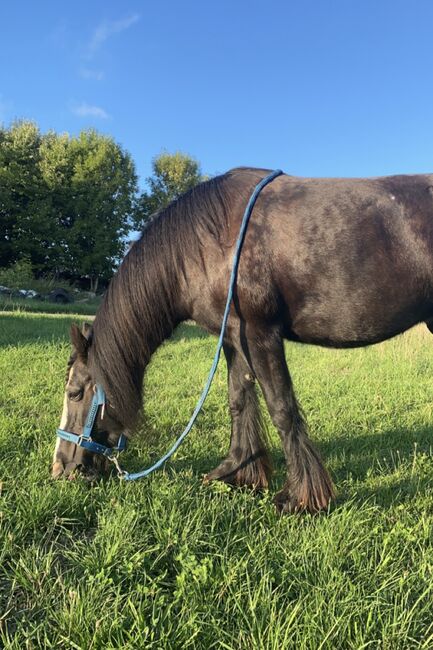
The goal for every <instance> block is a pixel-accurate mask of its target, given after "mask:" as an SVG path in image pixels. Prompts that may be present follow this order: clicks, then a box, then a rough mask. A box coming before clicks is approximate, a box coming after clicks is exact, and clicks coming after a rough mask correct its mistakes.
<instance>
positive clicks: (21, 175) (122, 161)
mask: <svg viewBox="0 0 433 650" xmlns="http://www.w3.org/2000/svg"><path fill="white" fill-rule="evenodd" d="M136 191H137V177H136V173H135V168H134V164H133V162H132V160H131V157H130V156H129V154H128V153H127V152H125V151H124V150H123V149H122V148H121V147H120V146H119V145H118V144H117V143H116V142H114V140H113V139H112V138H110V137H108V136H103V135H101V134H98V133H97V132H96V131H84V132H82V133H81V134H80V135H79V136H78V137H70V136H69V135H68V134H63V135H58V134H56V133H54V132H49V133H47V134H45V135H41V133H40V132H39V129H38V127H37V126H36V125H35V124H34V123H32V122H17V123H15V124H13V125H12V126H11V127H10V128H9V129H1V128H0V267H10V266H11V265H12V264H14V263H15V262H16V261H17V260H20V259H22V258H26V259H27V258H28V259H29V260H30V261H31V264H32V266H33V268H34V270H35V271H36V272H37V273H41V272H46V271H50V272H54V273H55V274H66V275H68V276H69V277H72V278H79V277H82V276H87V277H88V278H89V279H90V285H91V289H92V290H96V288H97V284H98V280H99V278H101V277H102V278H106V279H108V278H109V277H111V275H112V273H113V270H114V268H115V266H116V265H117V264H118V262H119V259H120V258H121V257H122V255H123V252H124V241H125V235H126V233H127V232H128V230H129V229H130V228H131V226H132V219H131V216H132V210H133V201H134V198H135V195H136Z"/></svg>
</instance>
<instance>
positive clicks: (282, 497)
mask: <svg viewBox="0 0 433 650" xmlns="http://www.w3.org/2000/svg"><path fill="white" fill-rule="evenodd" d="M245 345H246V347H247V349H246V350H245V352H246V354H247V355H248V358H249V359H250V361H251V365H252V368H253V370H254V373H255V375H256V376H257V379H258V381H259V383H260V386H261V388H262V391H263V394H264V397H265V401H266V404H267V407H268V409H269V413H270V416H271V419H272V421H273V423H274V425H275V427H276V429H277V430H278V433H279V435H280V438H281V441H282V443H283V448H284V454H285V457H286V463H287V480H286V483H285V484H284V487H283V489H282V490H281V491H280V492H279V493H278V494H277V495H276V497H275V504H276V506H277V509H278V510H279V511H280V512H300V511H308V512H318V511H320V510H324V509H327V507H328V505H329V502H330V500H331V499H332V497H333V496H334V490H333V485H332V481H331V478H330V476H329V474H328V472H327V470H326V469H325V467H324V466H323V464H322V461H321V459H320V457H319V454H318V452H317V451H316V449H315V448H314V445H313V443H312V442H311V440H310V439H309V437H308V435H307V427H306V424H305V420H304V418H303V416H302V413H301V411H300V408H299V406H298V403H297V400H296V396H295V393H294V390H293V384H292V381H291V378H290V374H289V370H288V368H287V364H286V359H285V356H284V346H283V340H282V338H281V336H280V335H279V333H277V332H271V333H269V331H267V332H266V331H263V332H261V333H260V336H257V333H255V335H254V336H252V337H248V338H247V339H246V343H245Z"/></svg>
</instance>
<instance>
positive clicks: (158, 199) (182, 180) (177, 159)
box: [134, 151, 205, 230]
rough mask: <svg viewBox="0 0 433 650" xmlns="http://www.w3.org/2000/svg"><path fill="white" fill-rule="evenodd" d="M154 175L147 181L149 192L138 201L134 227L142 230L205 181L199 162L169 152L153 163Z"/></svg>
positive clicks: (186, 156) (178, 153)
mask: <svg viewBox="0 0 433 650" xmlns="http://www.w3.org/2000/svg"><path fill="white" fill-rule="evenodd" d="M152 172H153V175H152V176H149V177H148V178H147V179H146V183H147V185H148V188H149V189H148V191H144V192H143V193H142V194H141V195H140V197H139V198H138V199H137V201H136V204H135V209H134V225H135V227H136V228H137V229H138V230H139V229H141V228H142V227H143V226H144V224H145V223H146V222H147V221H149V219H151V217H152V216H153V215H154V214H155V213H156V212H158V210H162V209H163V208H165V207H166V206H167V205H168V204H169V203H171V202H172V201H174V200H175V199H177V198H178V197H179V196H180V195H181V194H183V193H184V192H186V191H187V190H189V189H191V188H193V187H194V186H195V185H197V184H198V183H201V182H202V181H203V180H205V177H204V176H203V175H202V173H201V169H200V165H199V163H198V162H197V161H196V160H194V158H191V157H190V156H188V155H187V154H184V153H181V152H179V151H178V152H176V153H174V154H170V153H167V152H164V153H161V154H159V156H156V157H155V158H154V159H153V160H152Z"/></svg>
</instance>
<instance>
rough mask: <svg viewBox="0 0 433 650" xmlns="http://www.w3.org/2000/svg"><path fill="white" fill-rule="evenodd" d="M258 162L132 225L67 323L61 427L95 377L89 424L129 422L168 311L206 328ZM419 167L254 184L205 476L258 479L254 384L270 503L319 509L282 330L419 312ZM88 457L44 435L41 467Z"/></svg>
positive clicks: (427, 181) (430, 219) (431, 222)
mask: <svg viewBox="0 0 433 650" xmlns="http://www.w3.org/2000/svg"><path fill="white" fill-rule="evenodd" d="M268 173H269V172H268V170H262V169H250V168H239V169H234V170H232V171H230V172H228V173H226V174H224V175H222V176H218V177H216V178H213V179H211V180H209V181H206V182H205V183H202V184H200V185H199V186H197V187H196V188H194V189H192V190H190V191H189V192H187V193H186V194H184V195H183V196H182V197H180V198H179V199H178V200H177V201H175V202H174V203H172V204H171V205H170V206H169V207H168V208H166V209H164V210H162V211H161V212H159V213H158V214H157V215H155V217H154V219H153V220H152V221H151V222H150V223H149V224H148V225H147V227H146V228H145V229H144V231H143V233H142V235H141V238H140V239H139V241H137V242H136V243H135V244H134V246H133V247H132V248H131V250H130V251H129V253H128V254H127V256H126V257H125V259H124V260H123V262H122V264H121V266H120V267H119V270H118V272H117V273H116V275H115V276H114V278H113V280H112V281H111V284H110V286H109V289H108V291H107V293H106V295H105V297H104V300H103V303H102V305H101V307H100V309H99V311H98V313H97V315H96V318H95V321H94V324H93V327H92V328H89V327H86V328H85V329H84V331H80V330H79V329H78V328H77V327H76V326H73V328H72V330H71V338H72V344H73V353H72V356H71V358H70V360H69V364H68V373H67V381H66V390H65V398H64V408H63V415H62V422H61V428H63V429H67V430H68V431H73V432H74V433H75V434H77V435H78V436H79V435H81V434H82V432H83V430H84V427H85V423H86V418H87V414H88V411H89V408H90V405H91V404H92V399H93V395H94V390H95V386H102V387H103V390H104V391H105V395H106V403H105V405H104V409H100V411H99V413H98V415H97V417H96V419H95V423H94V425H93V432H92V438H94V439H95V440H96V441H97V442H99V443H100V444H102V445H105V446H108V447H114V446H116V444H117V441H118V439H119V436H120V434H121V433H122V432H123V433H126V435H127V436H130V435H132V434H133V431H134V429H135V428H136V426H137V422H138V418H139V414H140V412H141V408H142V385H143V376H144V371H145V369H146V366H147V364H148V363H149V360H150V358H151V356H152V354H153V352H154V351H155V350H156V349H157V348H158V346H159V345H160V344H161V343H162V342H163V341H164V340H165V339H166V338H167V337H169V336H170V334H171V333H172V332H173V330H174V328H175V327H176V326H177V325H178V324H179V323H180V322H182V321H184V320H187V319H193V320H195V321H196V322H197V324H198V325H200V326H201V327H203V328H204V329H206V330H207V331H209V332H212V333H218V332H219V328H220V325H221V319H222V314H223V310H224V304H225V298H226V294H227V287H228V282H229V276H230V269H231V263H232V258H233V249H234V246H235V243H236V239H237V234H238V231H239V226H240V222H241V219H242V215H243V212H244V208H245V205H246V203H247V201H248V199H249V196H250V195H251V192H252V191H253V189H254V187H255V186H256V185H257V183H258V182H260V180H261V179H263V178H264V177H265V176H266V175H267V174H268ZM432 188H433V175H427V174H426V175H421V174H420V175H412V176H390V177H382V178H369V179H317V178H296V177H292V176H287V175H282V176H280V177H278V178H276V179H275V180H273V182H272V183H271V184H270V185H268V186H267V187H266V188H264V189H263V190H262V192H261V194H260V196H259V197H258V199H257V203H256V205H255V207H254V211H253V213H252V216H251V219H250V223H249V226H248V230H247V233H246V237H245V241H244V245H243V249H242V255H241V259H240V265H239V271H238V277H237V283H236V287H235V291H234V296H233V302H232V307H231V310H230V315H229V319H228V324H227V329H226V333H225V337H224V353H225V357H226V361H227V367H228V384H229V386H228V388H229V408H230V413H231V420H232V426H231V439H230V448H229V451H228V454H227V457H226V458H225V459H224V460H223V461H222V462H221V464H220V465H219V466H218V467H216V468H215V469H213V470H212V471H211V472H210V473H209V474H208V475H207V480H214V479H218V480H222V481H225V482H227V483H230V484H233V485H248V486H252V487H255V488H265V487H267V486H268V481H269V477H270V472H271V465H270V462H269V456H268V452H267V449H266V444H265V436H264V433H263V428H262V425H261V418H260V411H259V405H258V399H257V393H256V387H255V384H256V380H257V383H258V384H259V386H260V388H261V390H262V392H263V395H264V398H265V401H266V405H267V408H268V410H269V413H270V416H271V419H272V421H273V423H274V425H275V427H276V428H277V430H278V432H279V435H280V437H281V441H282V444H283V449H284V453H285V457H286V461H287V479H286V482H285V484H284V486H283V489H282V490H281V491H280V492H279V493H278V494H277V496H276V499H275V501H276V505H277V507H278V509H279V510H280V511H282V512H294V511H303V510H306V511H310V512H317V511H320V510H323V509H326V508H328V505H329V502H330V500H331V498H332V496H333V486H332V482H331V479H330V477H329V474H328V472H327V470H326V469H325V467H324V465H323V463H322V461H321V459H320V457H319V455H318V453H317V451H316V449H315V447H314V445H313V443H312V442H311V440H310V438H309V437H308V434H307V428H306V424H305V421H304V418H303V416H302V413H301V411H300V408H299V406H298V403H297V400H296V397H295V393H294V390H293V385H292V381H291V378H290V374H289V370H288V368H287V364H286V360H285V357H284V347H283V341H284V339H288V340H291V341H298V342H304V343H311V344H316V345H323V346H328V347H335V348H348V347H356V346H365V345H370V344H372V343H377V342H379V341H383V340H385V339H388V338H390V337H392V336H394V335H396V334H399V333H401V332H403V331H405V330H406V329H408V328H410V327H412V326H413V325H415V324H416V323H419V322H422V321H426V322H427V324H428V325H429V327H432V325H431V322H433V191H432ZM104 463H105V460H104V456H100V455H96V454H94V453H92V452H91V451H89V450H88V449H83V448H81V447H77V446H76V445H75V444H74V443H73V442H68V441H65V440H58V442H57V446H56V450H55V453H54V460H53V476H55V477H60V476H68V475H70V473H71V472H72V471H73V470H75V469H77V468H78V469H81V470H83V471H87V472H89V471H95V470H98V469H101V468H102V467H103V466H104Z"/></svg>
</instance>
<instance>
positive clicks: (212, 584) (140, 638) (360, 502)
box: [0, 312, 433, 650]
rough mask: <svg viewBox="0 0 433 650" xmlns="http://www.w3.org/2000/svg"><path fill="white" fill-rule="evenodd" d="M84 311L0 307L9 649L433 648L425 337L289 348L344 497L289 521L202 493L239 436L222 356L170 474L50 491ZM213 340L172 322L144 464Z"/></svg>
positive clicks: (186, 410)
mask: <svg viewBox="0 0 433 650" xmlns="http://www.w3.org/2000/svg"><path fill="white" fill-rule="evenodd" d="M82 319H83V316H75V317H74V315H73V314H63V315H59V314H44V313H40V314H35V313H25V312H22V313H17V312H8V313H6V312H2V313H0V481H1V482H0V645H1V644H2V645H3V646H4V647H5V648H8V649H9V648H10V649H14V650H21V649H22V648H35V649H36V648H37V649H39V648H74V649H80V650H90V649H99V648H128V649H131V650H132V649H137V648H155V649H157V648H158V649H159V648H170V649H173V650H176V649H178V648H199V649H201V648H203V649H210V648H224V649H226V650H239V649H240V650H243V649H245V650H249V649H263V650H267V649H272V650H281V649H283V648H296V650H301V649H305V650H311V649H313V650H318V649H321V648H329V649H331V648H332V649H333V650H335V649H336V648H342V649H347V648H353V649H357V650H360V649H361V648H374V649H377V648H381V649H384V650H385V649H389V650H397V649H400V648H401V649H404V650H407V649H409V648H425V649H427V648H432V647H433V532H432V524H433V452H432V447H433V408H432V405H433V337H432V335H431V334H430V333H429V332H428V331H427V329H426V328H425V327H424V326H420V327H418V328H416V329H414V330H412V331H410V332H408V333H406V334H404V335H402V336H400V337H398V338H396V339H393V340H391V341H388V342H386V343H383V344H380V345H377V346H374V347H370V348H365V349H359V350H344V351H343V350H339V351H331V350H324V349H321V348H318V347H310V346H303V345H297V344H290V345H287V347H286V355H287V359H288V364H289V368H290V370H291V373H292V376H293V378H294V382H295V387H296V390H297V395H298V398H299V400H300V403H301V404H302V406H303V408H304V410H305V412H306V415H307V420H308V422H309V425H310V431H311V435H312V438H313V439H314V440H315V441H316V442H317V444H318V447H319V450H320V452H321V454H322V456H323V458H324V460H325V462H326V464H327V466H328V468H329V469H330V471H331V474H332V476H333V479H334V481H335V484H336V488H337V493H338V496H337V500H336V502H335V503H334V504H333V506H332V508H331V511H330V513H329V514H327V515H320V516H310V515H302V516H285V517H279V516H278V515H277V514H276V511H275V508H274V506H273V504H272V496H273V494H274V493H275V491H276V490H277V487H278V488H279V487H280V485H281V484H282V482H283V478H284V461H283V454H282V451H281V447H280V444H279V440H278V437H277V434H276V433H275V431H274V430H273V429H272V427H271V426H270V423H269V418H268V416H267V413H266V419H267V422H268V426H269V430H270V438H271V444H272V456H273V461H274V466H275V472H274V480H273V484H272V490H271V491H270V492H269V493H264V494H262V495H254V494H253V493H251V492H250V491H248V490H233V489H230V488H228V487H227V486H225V485H223V484H219V483H214V484H211V485H207V486H205V485H203V484H202V475H203V474H204V473H205V472H206V471H208V470H210V469H212V468H213V467H215V466H216V465H217V463H218V462H219V460H220V459H221V458H222V457H223V455H224V454H225V451H226V449H227V447H228V442H229V416H228V409H227V392H226V370H225V364H224V362H222V363H221V364H220V368H219V370H218V373H217V376H216V380H215V382H214V385H213V387H212V390H211V393H210V396H209V398H208V401H207V402H206V405H205V408H204V412H203V413H202V415H201V416H200V418H199V420H198V424H197V425H196V427H195V428H194V429H193V430H192V432H191V434H190V436H189V438H188V439H187V440H186V441H185V443H184V445H183V446H182V447H181V448H180V450H179V451H178V453H177V454H176V456H175V457H174V459H173V460H172V461H171V462H169V463H168V464H167V465H166V467H165V469H164V470H162V471H159V472H157V473H155V474H154V475H153V476H152V477H151V478H148V479H145V480H143V481H140V482H136V483H132V484H124V483H121V482H120V481H119V480H118V479H117V478H116V477H115V476H114V475H113V477H112V478H111V479H109V480H105V481H101V482H100V483H98V484H96V485H92V486H90V485H89V484H88V483H86V482H85V481H83V480H81V479H78V480H74V481H59V482H53V481H52V480H51V479H50V475H49V472H50V462H51V457H52V452H53V448H54V442H55V428H56V427H57V426H58V422H59V417H60V412H61V406H62V392H63V380H64V375H65V368H66V361H67V358H68V354H69V342H68V329H69V325H70V323H72V322H73V321H74V320H75V321H76V320H82ZM215 343H216V339H214V338H213V337H210V336H208V335H206V334H204V333H203V332H201V331H200V330H199V329H197V328H196V327H194V326H193V325H189V324H187V325H183V326H182V327H180V328H178V330H177V331H176V333H175V335H174V337H173V338H172V339H171V340H170V341H168V342H167V343H165V344H164V345H163V346H162V347H161V348H160V349H159V350H158V352H157V354H156V355H155V357H154V359H153V361H152V363H151V365H150V367H149V370H148V372H147V375H146V384H145V413H146V421H145V424H144V425H143V427H142V429H141V430H140V431H139V433H138V435H137V436H136V438H135V439H134V441H133V443H132V444H131V445H130V447H129V450H128V451H127V452H126V453H125V454H124V455H123V458H122V464H123V465H124V466H125V467H127V468H128V469H129V470H138V469H141V468H142V467H143V466H146V465H147V464H148V463H149V462H150V461H151V460H154V459H155V458H157V457H159V455H161V454H162V453H163V452H164V451H165V450H166V449H167V448H168V447H169V446H170V444H171V443H172V441H173V440H174V437H175V435H176V434H177V433H179V431H180V430H181V429H182V428H183V425H184V424H185V423H186V422H187V420H188V418H189V416H190V414H191V412H192V410H193V408H194V405H195V402H196V400H197V397H198V395H199V394H200V391H201V388H202V386H203V383H204V380H205V377H206V375H207V372H208V369H209V367H210V363H211V360H212V356H213V352H214V348H215Z"/></svg>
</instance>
